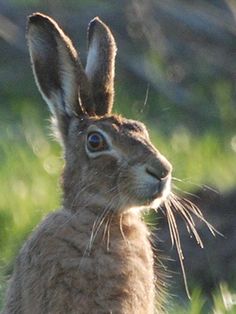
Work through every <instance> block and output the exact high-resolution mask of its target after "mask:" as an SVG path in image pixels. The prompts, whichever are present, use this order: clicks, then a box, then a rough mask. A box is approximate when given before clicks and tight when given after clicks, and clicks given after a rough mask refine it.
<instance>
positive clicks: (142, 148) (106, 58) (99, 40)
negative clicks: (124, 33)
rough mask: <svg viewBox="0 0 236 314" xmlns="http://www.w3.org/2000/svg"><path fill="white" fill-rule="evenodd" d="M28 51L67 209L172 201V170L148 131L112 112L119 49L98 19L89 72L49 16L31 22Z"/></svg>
mask: <svg viewBox="0 0 236 314" xmlns="http://www.w3.org/2000/svg"><path fill="white" fill-rule="evenodd" d="M27 38H28V44H29V51H30V56H31V62H32V66H33V72H34V76H35V80H36V83H37V86H38V88H39V90H40V92H41V94H42V96H43V98H44V99H45V101H46V102H47V104H48V106H49V108H50V110H51V112H52V116H53V119H54V124H55V128H56V132H57V134H58V135H59V137H60V140H61V143H62V145H63V147H64V154H65V168H64V173H63V190H64V206H65V207H66V208H68V209H71V210H77V209H79V208H81V207H83V208H86V207H87V206H90V207H92V206H93V207H94V208H96V210H98V208H101V209H102V208H103V209H104V207H106V208H109V209H110V210H112V211H113V212H115V213H116V212H117V213H119V212H124V211H127V210H130V209H131V208H142V207H150V206H155V207H157V206H158V205H159V204H160V202H162V201H163V199H165V198H166V197H167V195H168V194H169V192H170V184H171V165H170V163H169V162H168V161H167V160H166V158H165V157H164V156H163V155H161V153H160V152H159V151H158V150H157V149H156V148H155V147H154V146H153V145H152V143H151V141H150V139H149V136H148V132H147V130H146V128H145V126H144V125H143V124H142V123H141V122H138V121H133V120H129V119H125V118H123V117H121V116H118V115H114V114H112V113H111V111H112V106H113V98H114V69H115V55H116V43H115V40H114V38H113V35H112V33H111V31H110V30H109V28H108V27H107V26H106V25H105V24H104V23H103V22H102V21H101V20H100V19H99V18H97V17H96V18H94V19H93V20H92V21H91V22H90V24H89V28H88V47H89V49H88V58H87V64H86V67H85V70H84V69H83V66H82V64H81V61H80V59H79V57H78V54H77V52H76V50H75V48H74V46H73V44H72V42H71V40H70V39H69V38H68V37H67V36H66V35H65V34H64V32H63V31H62V30H61V28H60V27H59V26H58V24H57V23H56V22H55V21H54V20H53V19H51V18H50V17H48V16H45V15H43V14H40V13H35V14H33V15H31V16H30V17H29V23H28V33H27Z"/></svg>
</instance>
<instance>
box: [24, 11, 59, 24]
mask: <svg viewBox="0 0 236 314" xmlns="http://www.w3.org/2000/svg"><path fill="white" fill-rule="evenodd" d="M45 23H46V24H52V23H53V20H52V19H51V18H50V17H49V16H47V15H45V14H42V13H40V12H35V13H33V14H31V15H30V16H29V17H28V25H30V24H34V25H43V24H45Z"/></svg>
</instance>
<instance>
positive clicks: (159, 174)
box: [146, 168, 169, 181]
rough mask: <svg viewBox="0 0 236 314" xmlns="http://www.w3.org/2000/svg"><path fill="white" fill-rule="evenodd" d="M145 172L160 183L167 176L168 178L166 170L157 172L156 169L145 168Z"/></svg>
mask: <svg viewBox="0 0 236 314" xmlns="http://www.w3.org/2000/svg"><path fill="white" fill-rule="evenodd" d="M146 172H147V173H148V174H149V175H150V176H152V177H153V178H155V179H157V180H159V181H162V180H165V179H166V178H167V177H168V176H169V171H168V170H162V171H158V170H156V169H153V168H146Z"/></svg>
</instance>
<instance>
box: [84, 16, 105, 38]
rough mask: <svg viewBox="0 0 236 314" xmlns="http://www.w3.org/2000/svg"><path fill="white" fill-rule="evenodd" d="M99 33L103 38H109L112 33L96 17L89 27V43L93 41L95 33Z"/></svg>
mask: <svg viewBox="0 0 236 314" xmlns="http://www.w3.org/2000/svg"><path fill="white" fill-rule="evenodd" d="M95 32H96V33H99V34H100V35H101V36H107V34H109V33H110V29H109V27H108V26H107V25H106V24H105V23H104V22H103V21H102V20H101V19H100V18H99V17H98V16H96V17H94V18H93V19H92V20H91V21H90V23H89V26H88V42H89V43H90V40H91V39H92V37H93V35H94V33H95Z"/></svg>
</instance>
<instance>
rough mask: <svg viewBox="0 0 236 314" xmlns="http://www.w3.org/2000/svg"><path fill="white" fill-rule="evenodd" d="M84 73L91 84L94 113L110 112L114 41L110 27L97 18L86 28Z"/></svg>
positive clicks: (114, 54) (112, 87) (112, 96)
mask: <svg viewBox="0 0 236 314" xmlns="http://www.w3.org/2000/svg"><path fill="white" fill-rule="evenodd" d="M88 43H89V51H88V58H87V65H86V69H85V71H86V74H87V77H88V79H89V81H90V82H91V85H92V93H93V99H94V102H95V113H96V114H97V115H104V114H107V113H111V110H112V106H113V98H114V76H115V56H116V43H115V40H114V37H113V35H112V33H111V31H110V29H109V28H108V27H107V26H106V25H105V24H104V23H103V22H102V21H101V20H100V19H99V18H98V17H96V18H94V19H93V20H92V21H91V22H90V24H89V28H88Z"/></svg>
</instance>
